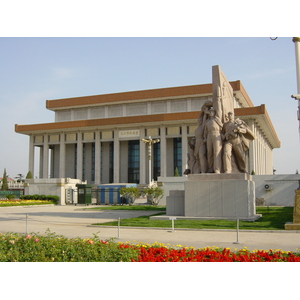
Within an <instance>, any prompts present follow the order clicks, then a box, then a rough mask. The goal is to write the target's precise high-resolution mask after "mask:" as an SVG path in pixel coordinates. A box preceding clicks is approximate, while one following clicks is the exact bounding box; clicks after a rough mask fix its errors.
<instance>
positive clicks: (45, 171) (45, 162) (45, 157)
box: [42, 134, 49, 178]
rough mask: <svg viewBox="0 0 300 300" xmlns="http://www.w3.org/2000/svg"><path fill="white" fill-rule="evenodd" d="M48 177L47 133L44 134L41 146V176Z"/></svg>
mask: <svg viewBox="0 0 300 300" xmlns="http://www.w3.org/2000/svg"><path fill="white" fill-rule="evenodd" d="M48 177H49V144H48V134H44V146H43V177H42V178H48Z"/></svg>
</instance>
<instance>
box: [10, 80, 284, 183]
mask: <svg viewBox="0 0 300 300" xmlns="http://www.w3.org/2000/svg"><path fill="white" fill-rule="evenodd" d="M230 85H231V87H232V89H233V93H234V115H235V117H237V118H240V119H241V120H243V121H245V122H246V124H247V125H248V126H249V128H250V129H251V131H252V132H253V133H254V135H255V139H254V140H253V141H252V142H251V143H250V147H249V149H248V150H247V153H246V156H247V169H248V172H249V173H252V172H255V174H256V175H268V174H269V175H270V174H273V156H272V151H273V149H275V148H279V147H280V141H279V139H278V137H277V134H276V132H275V130H274V127H273V125H272V122H271V120H270V118H269V115H268V113H267V110H266V107H265V105H264V104H262V105H259V106H254V105H253V103H252V101H251V100H250V98H249V96H248V94H247V92H246V91H245V89H244V87H243V85H242V84H241V82H240V81H232V82H230ZM207 100H212V84H199V85H191V86H180V87H171V88H160V89H152V90H142V91H133V92H123V93H114V94H104V95H95V96H86V97H76V98H67V99H57V100H47V101H46V108H47V109H49V110H52V111H54V113H55V121H54V122H52V123H42V124H30V125H18V124H16V125H15V131H16V132H17V133H21V134H25V135H28V136H29V171H31V172H32V174H33V176H34V177H36V176H37V177H39V178H49V177H50V178H74V179H80V180H83V181H85V180H86V181H87V182H88V183H92V184H93V183H95V184H105V183H120V182H130V183H140V184H145V183H148V182H149V178H148V177H149V170H148V168H149V164H148V146H147V144H145V143H144V142H142V141H141V139H145V138H149V136H150V137H151V138H153V139H159V140H160V141H159V142H158V143H155V144H153V146H152V147H153V148H152V165H151V168H152V170H151V171H152V174H153V176H152V177H153V179H157V177H158V176H161V177H170V176H174V173H175V170H176V169H177V170H178V172H179V174H180V175H182V174H183V172H184V170H185V168H186V163H187V153H188V139H190V138H192V137H194V132H195V129H196V128H197V125H198V124H197V120H198V116H199V112H200V110H201V107H202V106H203V104H204V103H205V102H206V101H207ZM35 149H39V153H38V152H37V151H36V150H35ZM36 153H38V154H36ZM35 155H38V156H39V168H38V169H39V174H34V169H35V166H34V164H35V161H36V158H35Z"/></svg>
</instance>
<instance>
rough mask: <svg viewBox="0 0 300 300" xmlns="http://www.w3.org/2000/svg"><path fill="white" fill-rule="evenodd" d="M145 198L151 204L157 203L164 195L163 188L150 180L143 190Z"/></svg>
mask: <svg viewBox="0 0 300 300" xmlns="http://www.w3.org/2000/svg"><path fill="white" fill-rule="evenodd" d="M144 194H145V195H146V196H147V200H148V201H149V202H150V204H151V205H158V203H159V201H160V199H161V198H162V197H163V195H164V190H163V189H161V188H159V187H158V186H157V182H156V181H152V182H151V183H150V184H149V185H148V186H147V187H146V188H145V190H144Z"/></svg>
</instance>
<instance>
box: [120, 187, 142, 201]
mask: <svg viewBox="0 0 300 300" xmlns="http://www.w3.org/2000/svg"><path fill="white" fill-rule="evenodd" d="M140 194H141V192H140V190H139V189H138V188H137V187H135V186H127V187H122V188H121V189H120V195H121V196H122V197H124V198H125V199H126V200H127V203H128V204H130V205H131V204H133V203H134V201H135V199H136V198H137V197H138V196H140Z"/></svg>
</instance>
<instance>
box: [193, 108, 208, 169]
mask: <svg viewBox="0 0 300 300" xmlns="http://www.w3.org/2000/svg"><path fill="white" fill-rule="evenodd" d="M206 118H207V114H206V113H204V112H203V111H201V112H200V114H199V118H198V127H197V128H196V130H195V140H196V143H195V152H194V155H195V157H196V158H197V161H198V164H199V172H198V173H206V172H207V157H206V142H205V140H204V128H205V122H206Z"/></svg>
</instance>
